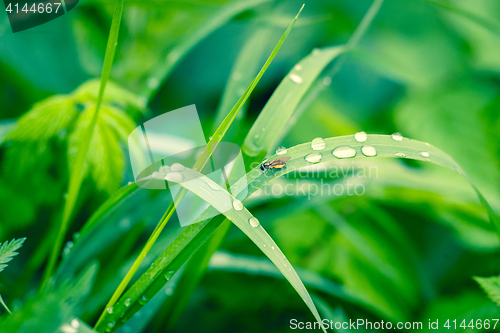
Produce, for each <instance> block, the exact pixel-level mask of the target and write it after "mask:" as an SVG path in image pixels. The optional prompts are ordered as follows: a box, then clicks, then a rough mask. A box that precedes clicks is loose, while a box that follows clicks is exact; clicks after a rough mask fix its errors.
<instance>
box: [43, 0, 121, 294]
mask: <svg viewBox="0 0 500 333" xmlns="http://www.w3.org/2000/svg"><path fill="white" fill-rule="evenodd" d="M122 12H123V0H117V1H116V7H115V11H114V14H113V20H112V22H111V29H110V32H109V38H108V44H107V47H106V54H105V56H104V65H103V68H102V73H101V84H100V86H99V95H98V96H97V101H96V105H95V110H94V114H93V115H92V120H91V122H90V125H89V127H88V129H87V133H86V134H85V136H84V139H85V140H84V143H83V145H82V147H80V150H79V151H78V154H77V156H76V161H75V164H74V167H73V170H71V174H70V179H69V186H68V192H67V195H66V200H65V203H64V208H63V214H62V219H61V226H60V228H59V232H58V235H57V238H56V240H55V243H54V247H53V248H52V252H51V255H50V258H49V262H48V264H47V268H46V269H45V272H44V276H43V280H42V286H41V290H42V291H43V290H44V289H45V287H46V285H47V283H48V281H49V279H50V278H51V277H52V274H53V272H54V268H55V266H56V264H57V261H58V257H59V253H60V250H61V246H62V243H63V241H64V238H65V236H66V231H67V229H68V226H69V223H70V220H71V215H72V213H73V209H74V207H75V204H76V201H77V199H78V193H79V192H80V187H81V184H82V181H83V176H84V164H85V159H86V157H87V152H88V149H89V145H90V141H91V139H92V135H93V132H94V127H95V125H96V122H97V116H98V113H99V107H100V106H101V103H102V99H103V96H104V90H105V89H106V83H107V82H108V79H109V75H110V72H111V67H112V65H113V59H114V56H115V51H116V43H117V40H118V33H119V30H120V22H121V18H122Z"/></svg>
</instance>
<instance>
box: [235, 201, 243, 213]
mask: <svg viewBox="0 0 500 333" xmlns="http://www.w3.org/2000/svg"><path fill="white" fill-rule="evenodd" d="M233 208H234V210H238V211H239V210H242V209H243V204H242V203H241V201H239V200H238V199H234V200H233Z"/></svg>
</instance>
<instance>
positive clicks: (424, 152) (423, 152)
mask: <svg viewBox="0 0 500 333" xmlns="http://www.w3.org/2000/svg"><path fill="white" fill-rule="evenodd" d="M420 155H422V156H423V157H429V153H428V152H426V151H422V152H420Z"/></svg>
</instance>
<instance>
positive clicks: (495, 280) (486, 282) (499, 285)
mask: <svg viewBox="0 0 500 333" xmlns="http://www.w3.org/2000/svg"><path fill="white" fill-rule="evenodd" d="M474 280H476V282H477V283H478V284H479V285H480V286H481V288H483V290H484V292H485V293H486V294H487V295H488V297H489V298H490V299H491V300H492V301H493V302H495V303H496V304H497V305H499V306H500V276H492V277H487V278H483V277H478V276H475V277H474Z"/></svg>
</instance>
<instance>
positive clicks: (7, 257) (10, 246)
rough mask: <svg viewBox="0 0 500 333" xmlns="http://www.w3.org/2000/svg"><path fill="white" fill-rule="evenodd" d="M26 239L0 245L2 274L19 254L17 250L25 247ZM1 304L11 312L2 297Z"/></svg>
mask: <svg viewBox="0 0 500 333" xmlns="http://www.w3.org/2000/svg"><path fill="white" fill-rule="evenodd" d="M25 240H26V238H19V239H17V240H16V239H13V240H11V241H10V243H9V242H8V241H6V242H4V243H3V244H1V243H0V272H1V271H3V270H4V269H5V267H7V263H8V262H9V261H11V260H12V259H13V258H14V257H15V256H16V255H17V254H18V253H17V252H16V250H18V249H19V248H20V247H21V246H23V243H24V241H25ZM0 303H1V304H2V305H3V306H4V308H5V309H6V310H7V311H9V313H10V310H9V308H8V307H7V305H6V304H5V302H4V300H3V298H2V296H1V295H0Z"/></svg>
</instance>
